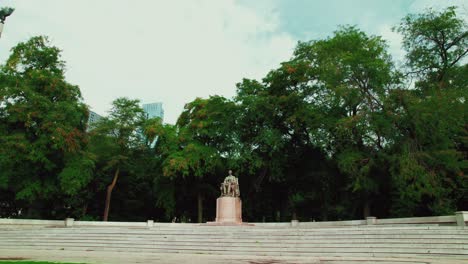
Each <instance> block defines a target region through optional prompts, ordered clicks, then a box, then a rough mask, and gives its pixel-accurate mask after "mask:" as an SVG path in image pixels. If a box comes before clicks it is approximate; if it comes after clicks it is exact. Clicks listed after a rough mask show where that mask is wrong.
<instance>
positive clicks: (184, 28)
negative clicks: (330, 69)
mask: <svg viewBox="0 0 468 264" xmlns="http://www.w3.org/2000/svg"><path fill="white" fill-rule="evenodd" d="M450 5H456V6H460V8H459V11H460V12H461V15H462V16H463V17H465V19H466V18H467V17H468V16H467V13H468V3H466V1H464V0H445V1H443V0H388V1H383V0H326V1H322V0H320V1H319V0H238V1H234V0H201V1H198V0H186V1H177V0H166V1H155V0H133V1H132V0H0V7H1V6H12V7H14V8H16V11H15V12H14V14H13V15H12V16H11V17H9V18H8V19H7V21H6V23H5V24H6V25H5V29H4V32H3V34H2V38H1V39H0V62H1V63H3V62H4V61H5V60H6V58H7V57H8V55H9V51H10V49H11V48H12V47H13V46H14V45H15V44H17V43H18V42H20V41H26V40H27V39H28V38H30V37H32V36H36V35H46V36H49V38H50V40H52V42H53V44H54V45H56V46H58V47H59V48H61V49H62V50H63V59H64V60H65V61H66V64H67V73H66V77H67V80H68V81H69V82H71V83H73V84H77V85H79V86H80V88H81V91H82V94H83V98H84V101H85V103H86V104H88V105H89V106H90V107H91V109H92V110H93V111H95V112H97V113H99V114H101V115H105V114H106V113H107V111H108V110H109V108H110V103H111V102H112V100H114V99H116V98H117V97H122V96H126V97H129V98H132V99H140V100H141V101H142V102H143V103H150V102H163V107H164V110H165V122H168V123H174V122H175V121H176V119H177V117H178V116H179V114H180V113H181V111H182V109H183V106H184V104H185V103H187V102H190V101H192V100H193V99H195V98H196V97H208V96H210V95H215V94H217V95H223V96H226V97H232V96H233V95H234V94H235V91H236V87H235V84H236V83H237V82H240V81H241V80H242V78H256V79H261V78H262V77H263V76H265V74H266V73H267V72H268V71H269V70H271V69H274V68H276V67H278V65H279V63H280V62H282V61H285V60H287V59H289V58H290V56H291V54H292V51H293V49H294V46H295V45H296V43H297V41H300V40H301V41H306V40H311V39H318V38H325V37H326V36H329V35H331V34H332V32H333V31H334V30H335V29H336V28H337V26H338V25H343V24H350V25H357V26H358V27H359V28H361V29H363V30H365V31H366V32H368V33H370V34H377V35H381V36H383V38H384V39H386V40H388V41H389V45H390V51H391V53H392V55H393V56H394V57H395V58H396V59H397V60H398V59H401V58H402V56H403V54H404V53H403V52H402V51H401V49H400V41H401V37H400V36H399V35H398V34H396V33H394V32H392V31H391V27H392V26H394V25H396V24H397V23H398V22H399V21H400V19H401V18H402V17H403V16H405V15H406V14H407V13H415V12H420V11H422V10H424V9H426V8H428V7H433V8H434V9H440V8H442V7H446V6H450Z"/></svg>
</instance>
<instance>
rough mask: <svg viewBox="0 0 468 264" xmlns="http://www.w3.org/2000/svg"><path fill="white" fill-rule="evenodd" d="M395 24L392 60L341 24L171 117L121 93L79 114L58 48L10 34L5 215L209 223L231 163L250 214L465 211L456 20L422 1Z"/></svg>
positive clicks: (1, 180) (2, 92)
mask: <svg viewBox="0 0 468 264" xmlns="http://www.w3.org/2000/svg"><path fill="white" fill-rule="evenodd" d="M395 30H396V31H398V32H399V33H401V34H402V36H403V47H404V48H405V50H406V52H407V53H406V58H405V59H406V63H405V65H403V66H401V67H397V66H396V64H395V63H394V62H393V59H392V58H391V56H390V55H389V53H388V51H387V49H388V46H387V44H386V42H385V40H383V39H382V38H381V37H379V36H373V35H368V34H366V33H365V32H363V31H361V30H359V29H358V28H356V27H350V26H347V27H340V28H339V29H338V30H337V31H335V32H334V33H333V34H332V35H331V36H330V37H328V38H326V39H321V40H312V41H308V42H300V43H299V44H298V45H297V47H296V49H295V51H294V54H293V56H292V57H291V59H290V60H288V61H285V62H283V63H281V65H280V66H279V67H278V68H277V69H274V70H272V71H270V72H269V73H268V74H267V75H266V76H265V78H263V79H262V80H250V79H244V80H242V81H241V82H240V83H238V84H237V94H236V96H235V97H233V98H231V99H229V98H224V97H220V96H212V97H209V98H205V99H202V98H197V99H195V100H193V101H192V102H190V103H188V104H187V105H186V106H185V109H184V111H183V113H182V114H181V115H180V117H179V119H178V121H177V123H176V124H174V125H170V124H164V123H162V121H161V120H160V119H157V118H156V119H148V118H147V117H146V116H145V115H144V112H143V110H142V109H141V108H140V106H139V102H138V101H136V100H130V99H127V98H118V99H116V100H115V101H114V102H113V108H112V109H111V111H110V114H109V116H108V117H107V118H104V119H103V120H101V121H100V122H98V123H96V124H93V126H91V127H88V126H87V125H86V122H85V121H86V118H87V115H88V113H87V111H88V110H87V108H86V106H85V105H84V104H83V103H82V100H81V97H80V94H79V89H78V87H76V86H73V85H70V84H68V83H67V82H66V81H65V80H64V77H63V71H64V63H63V62H62V61H61V60H60V51H59V50H58V49H57V48H55V47H51V46H50V45H48V42H47V39H45V38H42V37H36V38H33V39H31V40H30V41H28V42H26V43H20V44H19V45H18V46H17V47H15V48H14V49H13V52H12V55H11V56H10V58H9V59H8V61H7V62H6V63H5V65H2V67H1V71H0V100H1V102H0V121H1V123H0V135H1V137H0V143H1V146H2V148H1V149H0V166H1V170H0V189H1V192H0V213H1V215H0V216H17V217H42V218H64V217H67V216H71V217H75V218H78V219H85V220H86V219H87V220H90V219H96V220H99V219H104V220H107V215H109V219H110V220H146V219H155V220H159V221H170V220H172V219H174V217H176V218H177V219H178V221H207V220H210V219H213V218H214V214H215V211H214V210H215V199H216V198H217V196H218V195H219V184H220V182H221V181H222V180H223V178H224V177H225V176H227V170H228V169H232V170H234V174H235V175H236V176H238V177H239V181H240V188H241V197H242V200H243V209H244V210H243V215H244V220H246V221H287V220H290V219H292V218H293V219H300V220H313V219H315V220H335V219H355V218H362V217H364V216H369V215H374V216H377V217H398V216H423V215H440V214H452V213H453V212H454V211H456V210H467V209H468V208H467V207H466V205H467V204H468V200H467V197H468V178H467V175H466V168H467V164H468V163H467V155H468V152H467V144H468V131H467V129H468V125H467V124H468V122H467V121H468V120H467V116H466V113H468V109H467V107H466V103H465V102H466V98H467V96H468V89H467V88H468V87H467V85H468V83H467V82H468V64H467V63H466V58H467V54H468V26H467V22H466V21H463V20H462V19H460V18H457V16H456V9H455V8H448V9H446V10H442V11H440V12H435V11H431V10H429V11H427V12H426V13H423V14H414V15H408V16H407V17H405V18H404V19H403V20H402V21H401V24H400V25H398V26H396V27H395ZM111 194H112V195H111ZM111 201H112V203H111ZM111 204H112V207H111V206H110V205H111ZM110 208H112V210H110ZM19 210H21V211H22V212H21V214H19V215H18V211H19ZM103 212H104V214H103ZM103 215H104V217H102V216H103Z"/></svg>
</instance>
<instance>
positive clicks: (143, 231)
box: [0, 228, 468, 235]
mask: <svg viewBox="0 0 468 264" xmlns="http://www.w3.org/2000/svg"><path fill="white" fill-rule="evenodd" d="M69 232H73V233H75V234H90V233H100V234H112V233H122V232H125V233H127V234H200V235H207V234H208V235H209V234H245V235H256V234H258V235H262V234H277V235H283V234H309V235H319V234H335V235H336V234H337V235H347V234H349V235H356V234H357V235H359V234H361V235H362V234H395V233H399V234H466V235H468V229H443V230H409V229H408V230H376V229H370V230H348V231H342V232H339V231H330V230H326V229H324V230H320V231H310V230H295V229H286V230H262V231H257V230H252V231H242V230H214V229H213V230H201V229H192V230H159V229H140V230H135V229H82V228H78V229H75V228H49V229H38V230H20V229H18V230H0V234H1V233H11V234H15V233H29V234H36V233H37V234H41V233H49V234H50V233H69Z"/></svg>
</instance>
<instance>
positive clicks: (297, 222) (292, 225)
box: [291, 220, 299, 227]
mask: <svg viewBox="0 0 468 264" xmlns="http://www.w3.org/2000/svg"><path fill="white" fill-rule="evenodd" d="M298 225H299V220H291V227H297V226H298Z"/></svg>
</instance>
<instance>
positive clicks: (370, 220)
mask: <svg viewBox="0 0 468 264" xmlns="http://www.w3.org/2000/svg"><path fill="white" fill-rule="evenodd" d="M366 223H367V225H375V224H377V217H375V216H368V217H366Z"/></svg>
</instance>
